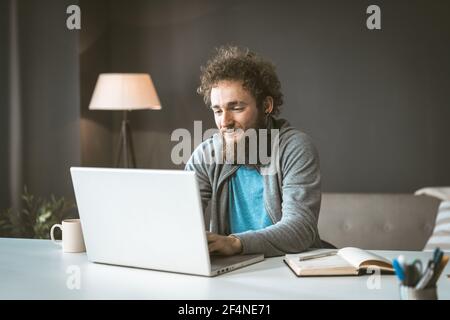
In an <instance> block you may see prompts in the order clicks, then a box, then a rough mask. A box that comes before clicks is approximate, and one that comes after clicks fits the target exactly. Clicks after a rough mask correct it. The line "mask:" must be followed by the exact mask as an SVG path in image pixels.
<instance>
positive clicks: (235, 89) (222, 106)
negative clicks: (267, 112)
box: [211, 81, 264, 143]
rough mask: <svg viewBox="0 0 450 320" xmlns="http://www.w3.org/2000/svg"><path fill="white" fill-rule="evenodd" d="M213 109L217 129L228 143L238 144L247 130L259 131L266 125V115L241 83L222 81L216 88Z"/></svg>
mask: <svg viewBox="0 0 450 320" xmlns="http://www.w3.org/2000/svg"><path fill="white" fill-rule="evenodd" d="M211 109H212V110H213V112H214V120H215V122H216V125H217V128H218V129H219V130H220V133H221V134H222V136H223V137H224V138H225V140H226V141H227V143H230V142H232V141H233V142H234V143H236V142H237V141H239V140H240V138H241V137H242V135H243V133H244V132H245V131H246V130H248V129H259V128H261V127H262V125H263V123H264V113H263V112H261V111H260V110H259V109H258V107H257V103H256V99H255V98H254V97H253V96H252V94H251V93H250V92H249V91H248V90H246V89H245V88H244V87H243V86H242V82H241V81H220V82H219V83H218V84H217V85H216V86H214V87H213V88H212V89H211Z"/></svg>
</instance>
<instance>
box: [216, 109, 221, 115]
mask: <svg viewBox="0 0 450 320" xmlns="http://www.w3.org/2000/svg"><path fill="white" fill-rule="evenodd" d="M214 113H215V114H220V113H222V110H220V109H218V110H214Z"/></svg>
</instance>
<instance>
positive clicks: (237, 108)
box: [233, 106, 244, 111]
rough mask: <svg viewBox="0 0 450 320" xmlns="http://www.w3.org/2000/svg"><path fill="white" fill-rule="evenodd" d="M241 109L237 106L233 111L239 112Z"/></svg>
mask: <svg viewBox="0 0 450 320" xmlns="http://www.w3.org/2000/svg"><path fill="white" fill-rule="evenodd" d="M242 109H244V108H243V107H241V106H239V107H234V108H233V111H241V110H242Z"/></svg>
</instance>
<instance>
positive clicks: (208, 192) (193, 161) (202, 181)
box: [184, 144, 212, 213]
mask: <svg viewBox="0 0 450 320" xmlns="http://www.w3.org/2000/svg"><path fill="white" fill-rule="evenodd" d="M203 148H204V146H203V145H202V144H200V145H199V146H198V147H197V148H196V149H195V150H194V152H193V153H192V155H191V157H190V158H189V160H188V162H187V163H186V166H185V168H184V170H187V171H194V172H195V176H196V178H197V182H198V187H199V190H200V198H201V200H202V209H203V213H204V212H205V210H206V207H207V206H208V202H209V201H210V200H211V196H212V186H211V182H210V179H209V176H208V172H207V170H206V165H207V164H206V163H205V162H204V156H203Z"/></svg>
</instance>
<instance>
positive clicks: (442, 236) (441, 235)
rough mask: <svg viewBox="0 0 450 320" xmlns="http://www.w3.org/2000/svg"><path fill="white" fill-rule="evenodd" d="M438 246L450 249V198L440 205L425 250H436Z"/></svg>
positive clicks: (446, 249)
mask: <svg viewBox="0 0 450 320" xmlns="http://www.w3.org/2000/svg"><path fill="white" fill-rule="evenodd" d="M436 247H439V248H441V249H442V250H445V251H448V250H450V200H448V201H442V202H441V204H440V205H439V209H438V213H437V216H436V223H435V226H434V229H433V234H432V235H431V237H430V239H429V240H428V242H427V244H426V245H425V249H424V250H434V249H435V248H436Z"/></svg>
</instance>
